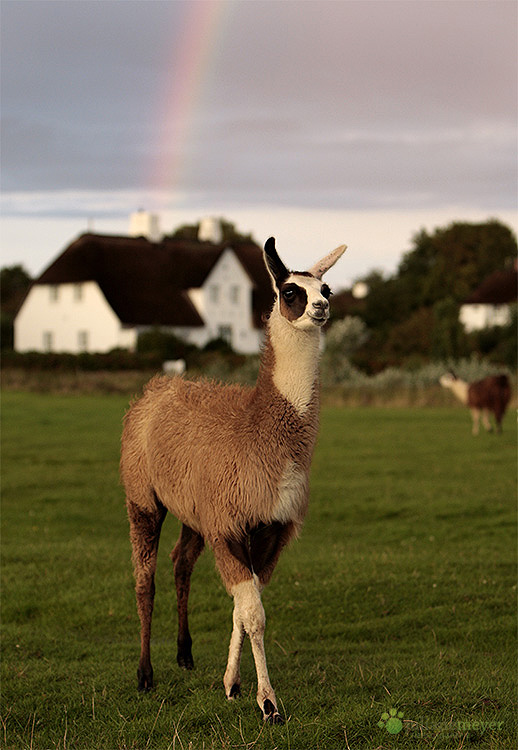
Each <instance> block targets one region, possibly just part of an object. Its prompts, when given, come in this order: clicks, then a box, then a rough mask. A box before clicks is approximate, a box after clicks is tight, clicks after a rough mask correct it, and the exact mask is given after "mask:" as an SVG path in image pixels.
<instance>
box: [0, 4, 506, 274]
mask: <svg viewBox="0 0 518 750" xmlns="http://www.w3.org/2000/svg"><path fill="white" fill-rule="evenodd" d="M0 12H1V18H0V21H1V28H2V31H1V34H2V37H1V115H2V129H1V135H2V150H1V172H2V183H1V198H2V215H1V257H0V263H1V265H3V266H4V265H13V264H15V263H22V264H23V265H24V266H25V268H26V269H27V270H28V271H29V272H30V273H31V274H33V275H36V274H38V273H40V272H41V271H42V270H43V269H44V268H45V267H46V266H47V265H48V264H49V263H50V262H51V261H52V260H53V259H54V258H55V257H56V256H57V255H58V253H59V252H61V251H62V250H63V249H64V248H65V247H66V246H67V245H68V244H69V243H70V242H71V241H72V240H73V239H74V238H75V237H76V236H77V235H79V234H81V233H82V232H84V231H87V230H88V229H90V230H92V229H93V231H96V232H99V233H110V234H111V233H113V234H126V233H127V231H128V228H129V215H130V214H131V213H132V212H133V211H136V210H137V209H139V208H144V209H146V210H149V211H151V212H154V213H157V214H158V215H159V217H160V222H161V226H162V229H163V230H164V231H165V232H171V231H172V230H173V229H174V228H176V227H177V226H179V225H181V224H184V223H192V222H195V221H198V220H199V219H200V218H202V217H204V216H223V217H224V218H225V219H227V220H229V221H232V222H234V223H235V224H236V227H237V228H238V229H239V230H240V231H242V232H244V233H249V232H250V233H252V235H253V237H254V238H255V239H256V240H257V242H258V243H259V244H263V243H264V241H265V240H266V239H267V237H269V236H270V235H274V236H275V237H276V238H277V248H278V250H279V253H280V255H281V257H283V259H284V260H285V262H286V263H287V265H289V266H291V267H292V268H296V269H298V270H302V269H303V268H307V267H309V266H311V265H312V264H313V262H314V261H315V260H317V259H318V258H319V257H321V256H322V255H324V254H326V253H327V252H328V251H329V250H331V249H332V248H334V247H336V246H337V245H340V244H342V243H346V244H347V245H348V251H347V254H346V255H345V256H344V258H343V259H341V261H340V263H339V264H338V265H337V266H336V267H335V269H333V270H332V271H331V272H330V274H329V281H330V282H331V283H332V284H334V285H337V286H345V285H348V284H349V283H350V282H351V281H352V280H354V279H356V278H359V277H360V276H361V275H365V274H366V273H368V272H369V271H370V270H372V269H374V268H377V269H381V270H383V271H385V272H386V273H392V272H393V271H394V270H395V269H396V267H397V265H398V263H399V261H400V259H401V256H402V254H403V253H404V252H407V251H408V250H409V249H411V247H412V238H413V237H414V236H415V234H416V233H417V232H419V231H420V230H421V229H422V228H424V229H426V230H427V231H433V230H434V229H435V228H436V227H439V226H445V225H447V224H449V223H450V222H452V221H486V220H487V219H489V218H497V219H500V220H501V221H503V222H504V223H506V224H507V225H508V226H510V227H511V228H512V229H513V231H514V232H515V233H517V232H518V215H517V92H518V86H517V29H518V23H517V22H518V17H517V15H518V5H517V4H516V3H515V2H514V0H331V1H328V0H207V1H206V0H66V1H63V0H36V1H33V0H2V2H1V5H0Z"/></svg>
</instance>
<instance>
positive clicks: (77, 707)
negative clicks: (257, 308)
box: [0, 393, 516, 750]
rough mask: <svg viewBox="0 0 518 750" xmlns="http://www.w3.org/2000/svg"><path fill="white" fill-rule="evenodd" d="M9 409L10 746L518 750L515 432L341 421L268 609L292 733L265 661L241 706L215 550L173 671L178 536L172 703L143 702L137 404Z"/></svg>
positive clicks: (114, 399) (161, 611) (322, 451)
mask: <svg viewBox="0 0 518 750" xmlns="http://www.w3.org/2000/svg"><path fill="white" fill-rule="evenodd" d="M2 401H3V403H2V411H3V430H2V443H3V502H2V577H3V580H2V630H3V633H2V649H3V655H2V704H1V725H0V747H2V748H9V750H23V749H24V748H27V749H28V748H31V749H33V750H47V749H54V748H60V749H61V750H67V749H69V748H78V749H81V750H92V749H99V750H119V749H123V748H135V749H138V750H147V749H148V748H149V749H150V750H151V749H152V748H160V750H166V749H167V748H177V749H180V748H181V749H182V750H188V749H189V748H191V749H192V750H202V749H203V748H206V749H208V748H211V749H212V748H228V749H230V748H242V749H245V748H258V750H274V749H275V748H279V749H284V748H290V749H292V750H305V749H306V748H307V749H308V750H316V749H317V748H320V749H322V750H335V749H337V750H338V749H340V750H342V749H346V748H351V750H360V749H363V748H365V749H367V750H374V748H391V749H393V750H394V749H397V748H437V749H438V750H440V749H442V748H459V749H460V748H467V747H481V748H495V749H496V748H514V747H515V746H516V723H515V718H516V717H515V708H514V705H515V697H516V685H515V674H516V672H515V656H516V642H515V631H516V616H515V603H516V565H515V563H516V559H515V557H516V555H515V551H516V531H515V529H516V526H515V509H516V433H515V425H514V424H513V416H512V414H508V416H507V419H506V422H505V424H504V434H503V436H502V437H497V436H494V435H486V434H482V435H480V437H479V438H472V437H471V434H470V429H471V426H470V419H469V414H468V413H467V412H466V411H464V410H463V409H457V408H451V409H421V410H419V409H416V410H411V409H374V408H372V409H326V410H324V413H323V415H322V428H321V435H320V441H319V445H318V448H317V452H316V455H315V460H314V464H313V473H312V499H311V505H310V512H309V515H308V518H307V522H306V525H305V527H304V531H303V534H302V537H301V539H300V540H299V541H298V542H296V543H295V544H294V545H292V547H291V548H290V549H289V550H287V551H286V552H285V553H284V556H283V557H282V558H281V561H280V563H279V565H278V568H277V571H276V574H275V576H274V579H273V581H272V583H271V584H270V586H269V587H268V588H267V589H266V591H265V592H264V595H263V601H264V605H265V609H266V614H267V630H266V639H265V640H266V648H267V655H268V658H269V666H270V677H271V679H272V683H273V685H274V687H275V690H276V692H277V696H278V698H279V699H280V702H281V706H282V709H283V711H284V714H285V716H286V717H287V719H288V720H287V722H286V724H285V725H284V726H280V727H279V726H274V727H270V726H264V725H263V724H262V721H261V718H260V714H259V711H258V709H257V706H256V704H255V690H256V685H255V671H254V668H253V662H252V658H251V654H250V649H249V647H248V646H246V647H245V651H244V659H243V669H242V676H243V695H242V697H241V699H240V700H239V701H238V702H236V703H227V701H226V700H225V697H224V693H223V689H222V678H223V672H224V669H225V664H226V655H227V648H228V641H229V637H230V629H231V617H232V605H231V601H230V599H229V598H228V596H227V595H226V594H225V592H224V590H223V587H222V585H221V584H220V582H219V579H218V577H217V575H216V572H215V570H214V565H213V560H212V555H211V553H210V552H208V551H206V552H205V553H204V554H203V555H202V557H201V559H200V561H199V562H198V564H197V567H196V569H195V571H194V575H193V585H192V595H191V606H190V612H191V632H192V635H193V641H194V644H193V654H194V659H195V662H196V669H195V670H194V671H193V672H188V673H185V672H182V671H181V670H180V669H179V668H178V667H177V666H176V662H175V653H176V622H175V602H174V592H173V588H174V587H173V580H172V569H171V563H170V560H169V558H168V553H169V552H170V550H171V548H172V546H173V544H174V542H175V540H176V537H177V533H178V524H177V522H176V521H175V519H173V518H168V519H167V520H166V523H165V525H164V529H163V533H162V543H161V547H160V559H159V567H158V574H157V598H156V606H155V616H154V620H153V640H152V648H153V654H152V655H153V666H154V670H155V677H156V680H157V683H158V684H157V687H156V689H155V691H153V692H152V693H150V694H146V695H138V694H137V691H136V667H137V661H138V652H139V643H138V622H137V615H136V609H135V604H134V594H133V579H132V571H131V563H130V547H129V541H128V534H127V522H126V516H125V509H124V498H123V493H122V489H121V487H120V486H119V484H118V449H119V438H120V430H121V420H122V415H123V413H124V410H125V408H126V399H124V398H122V397H119V396H105V397H100V396H98V397H96V396H83V397H72V396H68V397H67V396H53V395H41V394H40V395H38V394H29V393H27V394H24V393H6V394H4V396H3V400H2ZM390 709H394V710H395V711H397V715H396V716H391V715H390ZM383 714H388V717H387V715H385V718H384V719H382V718H381V717H382V715H383ZM399 714H402V715H401V716H399ZM380 721H381V722H382V723H383V722H384V723H385V726H384V727H383V726H381V727H380V726H378V723H379V722H380ZM389 730H392V731H389Z"/></svg>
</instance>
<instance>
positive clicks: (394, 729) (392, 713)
mask: <svg viewBox="0 0 518 750" xmlns="http://www.w3.org/2000/svg"><path fill="white" fill-rule="evenodd" d="M403 715H404V714H403V711H398V710H397V708H391V709H389V712H388V713H387V712H386V711H385V713H383V714H381V719H380V720H379V721H378V726H379V728H380V729H386V730H387V732H389V734H399V732H401V730H402V729H403V722H402V721H401V719H402V718H403Z"/></svg>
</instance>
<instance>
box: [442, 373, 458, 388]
mask: <svg viewBox="0 0 518 750" xmlns="http://www.w3.org/2000/svg"><path fill="white" fill-rule="evenodd" d="M456 380H457V376H456V375H455V373H454V372H453V370H448V372H445V373H444V375H441V377H440V378H439V383H440V384H441V385H442V387H443V388H451V386H452V384H453V383H454V382H455V381H456Z"/></svg>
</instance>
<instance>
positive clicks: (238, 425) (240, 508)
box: [121, 238, 345, 723]
mask: <svg viewBox="0 0 518 750" xmlns="http://www.w3.org/2000/svg"><path fill="white" fill-rule="evenodd" d="M344 250H345V245H342V246H340V247H338V248H337V249H336V250H334V251H333V252H331V253H329V255H327V256H326V257H325V258H323V259H322V260H321V261H320V262H318V263H316V264H315V266H313V268H311V270H310V271H305V272H291V271H289V270H288V269H287V268H286V266H285V265H284V263H283V262H282V261H281V259H280V258H279V256H278V254H277V251H276V249H275V240H274V239H273V238H270V239H269V240H268V241H267V242H266V245H265V248H264V259H265V263H266V267H267V268H268V271H269V273H270V276H271V279H272V285H273V288H274V292H275V302H274V306H273V309H272V311H271V313H270V316H269V319H268V321H267V326H266V338H265V345H264V347H263V352H262V357H261V364H260V369H259V375H258V378H257V383H256V385H255V386H254V387H253V388H246V387H242V386H238V385H222V384H220V383H215V382H208V381H198V382H189V381H187V380H184V379H183V378H181V377H175V378H169V377H164V376H158V377H155V378H153V379H152V380H151V381H150V383H149V384H148V385H147V387H146V388H145V391H144V394H143V396H142V397H141V398H140V399H139V400H138V401H136V402H135V403H134V404H133V405H132V406H131V408H130V409H129V411H128V413H127V415H126V417H125V421H124V430H123V435H122V450H121V478H122V482H123V484H124V487H125V490H126V502H127V508H128V517H129V522H130V538H131V542H132V547H133V564H134V571H135V578H136V596H137V609H138V613H139V617H140V623H141V655H140V662H139V667H138V671H137V675H138V688H139V690H149V689H150V688H151V687H152V686H153V670H152V667H151V659H150V632H151V617H152V612H153V600H154V593H155V586H154V575H155V569H156V558H157V550H158V541H159V536H160V529H161V526H162V522H163V520H164V517H165V515H166V513H167V511H170V512H171V513H172V514H173V515H175V516H176V517H177V518H178V519H179V520H180V521H181V522H182V529H181V533H180V538H179V539H178V542H177V544H176V546H175V548H174V550H173V552H172V553H171V558H172V561H173V564H174V575H175V584H176V593H177V604H178V651H177V661H178V664H179V665H180V666H181V667H184V668H187V669H191V668H192V667H193V658H192V653H191V644H192V641H191V636H190V633H189V626H188V621H187V601H188V597H189V588H190V578H191V573H192V570H193V567H194V564H195V562H196V560H197V558H198V556H199V555H200V553H201V551H202V549H203V547H204V543H205V542H206V543H207V544H208V545H209V546H210V547H211V548H212V550H213V553H214V557H215V561H216V566H217V569H218V571H219V573H220V575H221V578H222V579H223V583H224V584H225V587H226V589H227V591H228V593H229V594H230V595H231V596H233V598H234V613H233V630H232V635H231V638H230V647H229V654H228V662H227V668H226V672H225V675H224V678H223V684H224V688H225V693H226V696H227V698H228V699H233V698H235V697H237V696H238V695H239V693H240V684H241V678H240V660H241V651H242V646H243V641H244V637H245V634H246V635H248V636H249V638H250V641H251V646H252V653H253V657H254V661H255V667H256V672H257V683H258V684H257V702H258V704H259V707H260V708H261V711H262V714H263V718H264V719H265V720H268V721H270V722H273V723H280V722H282V721H283V719H282V717H281V716H280V714H279V711H278V708H277V700H276V698H275V693H274V691H273V688H272V686H271V684H270V679H269V676H268V670H267V666H266V656H265V650H264V640H263V636H264V629H265V614H264V609H263V606H262V603H261V591H262V589H263V587H264V586H265V585H266V584H267V583H268V582H269V580H270V578H271V576H272V573H273V570H274V568H275V565H276V563H277V560H278V558H279V555H280V553H281V551H282V549H283V547H284V546H285V545H286V544H287V543H288V542H289V541H290V540H291V539H292V538H293V537H295V536H296V535H297V533H298V531H299V530H300V528H301V526H302V522H303V519H304V515H305V513H306V509H307V505H308V492H309V470H310V464H311V458H312V453H313V448H314V445H315V441H316V437H317V431H318V421H319V385H318V379H319V375H318V369H319V368H318V364H319V352H320V337H321V329H322V326H323V325H324V324H325V323H326V321H327V319H328V317H329V297H330V294H331V292H330V289H329V287H328V286H327V284H325V283H323V282H322V276H323V275H324V274H325V273H326V271H328V270H329V268H331V266H333V265H334V264H335V263H336V261H337V260H338V259H339V258H340V256H341V255H342V253H343V252H344Z"/></svg>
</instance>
